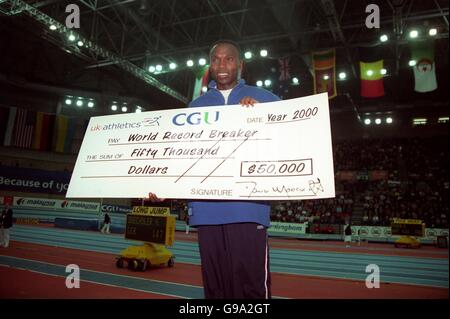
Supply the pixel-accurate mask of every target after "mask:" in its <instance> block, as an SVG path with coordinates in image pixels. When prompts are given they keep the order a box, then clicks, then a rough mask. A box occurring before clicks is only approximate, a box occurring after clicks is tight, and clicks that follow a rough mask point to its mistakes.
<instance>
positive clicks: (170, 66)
mask: <svg viewBox="0 0 450 319" xmlns="http://www.w3.org/2000/svg"><path fill="white" fill-rule="evenodd" d="M176 68H177V65H176V63H173V62H171V63H170V64H169V69H171V70H175V69H176Z"/></svg>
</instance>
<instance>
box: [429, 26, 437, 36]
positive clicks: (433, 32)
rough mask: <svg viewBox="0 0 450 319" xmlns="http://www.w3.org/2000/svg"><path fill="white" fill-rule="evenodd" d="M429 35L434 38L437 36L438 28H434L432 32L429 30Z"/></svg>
mask: <svg viewBox="0 0 450 319" xmlns="http://www.w3.org/2000/svg"><path fill="white" fill-rule="evenodd" d="M428 34H429V35H430V36H432V37H434V36H435V35H436V34H437V29H436V28H432V29H430V30H428Z"/></svg>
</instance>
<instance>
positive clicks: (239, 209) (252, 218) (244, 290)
mask: <svg viewBox="0 0 450 319" xmlns="http://www.w3.org/2000/svg"><path fill="white" fill-rule="evenodd" d="M241 68H242V61H241V59H240V52H239V47H238V45H237V44H236V43H234V42H232V41H219V42H217V43H216V44H215V45H214V46H213V47H212V49H211V51H210V68H209V72H210V75H211V77H212V78H213V79H214V80H213V81H211V82H210V83H209V85H208V88H209V90H208V92H207V93H205V94H204V95H202V96H200V97H198V98H197V99H195V100H194V101H192V102H191V103H190V104H189V107H203V106H217V105H236V104H241V105H243V106H249V105H251V106H253V105H254V104H255V103H263V102H273V101H278V100H280V99H279V98H278V97H277V96H276V95H274V94H272V93H271V92H269V91H267V90H265V89H262V88H258V87H254V86H249V85H246V84H245V81H244V80H240V69H241ZM149 197H150V199H153V200H157V197H156V195H155V194H153V193H150V194H149ZM188 205H189V214H190V216H189V224H190V225H191V226H194V227H197V230H198V241H199V247H200V257H201V262H202V278H203V285H204V293H205V298H214V299H217V298H230V299H236V298H259V299H264V298H270V297H271V293H270V272H269V252H268V245H267V227H269V225H270V205H269V204H268V203H266V202H262V201H259V202H257V201H220V200H218V201H209V200H208V201H206V200H198V201H191V202H190V203H189V204H188Z"/></svg>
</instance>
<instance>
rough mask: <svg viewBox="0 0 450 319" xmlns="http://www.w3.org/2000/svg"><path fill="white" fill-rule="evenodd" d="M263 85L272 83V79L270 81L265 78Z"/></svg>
mask: <svg viewBox="0 0 450 319" xmlns="http://www.w3.org/2000/svg"><path fill="white" fill-rule="evenodd" d="M264 85H265V86H271V85H272V81H270V80H265V81H264Z"/></svg>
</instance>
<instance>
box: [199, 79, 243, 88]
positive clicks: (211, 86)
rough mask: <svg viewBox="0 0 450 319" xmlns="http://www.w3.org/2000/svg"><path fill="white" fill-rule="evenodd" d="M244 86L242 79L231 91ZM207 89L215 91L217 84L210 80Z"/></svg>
mask: <svg viewBox="0 0 450 319" xmlns="http://www.w3.org/2000/svg"><path fill="white" fill-rule="evenodd" d="M244 84H245V80H244V79H240V80H239V81H238V83H237V84H236V86H235V87H234V88H233V89H232V90H234V89H235V88H237V87H238V86H242V85H244ZM208 88H210V89H217V83H216V81H214V80H211V81H210V82H209V84H208Z"/></svg>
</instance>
